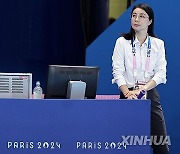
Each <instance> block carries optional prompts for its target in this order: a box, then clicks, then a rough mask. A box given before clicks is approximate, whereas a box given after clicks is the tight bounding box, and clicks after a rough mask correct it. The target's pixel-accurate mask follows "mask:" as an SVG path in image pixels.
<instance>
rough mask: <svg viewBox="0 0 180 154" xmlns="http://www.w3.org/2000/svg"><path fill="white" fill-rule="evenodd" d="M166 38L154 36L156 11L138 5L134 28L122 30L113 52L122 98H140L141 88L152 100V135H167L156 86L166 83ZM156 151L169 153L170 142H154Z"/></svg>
mask: <svg viewBox="0 0 180 154" xmlns="http://www.w3.org/2000/svg"><path fill="white" fill-rule="evenodd" d="M166 64H167V62H166V59H165V48H164V42H163V41H162V40H160V39H158V38H156V37H155V34H154V13H153V10H152V8H151V7H149V6H148V5H147V4H138V5H136V6H135V7H134V8H133V9H132V12H131V29H130V32H129V33H124V34H122V37H120V38H118V39H117V41H116V44H115V48H114V53H113V56H112V66H113V77H114V78H113V80H112V82H113V83H117V85H118V87H119V89H120V91H121V94H120V98H121V99H125V98H126V99H137V96H138V95H139V93H140V91H142V90H144V91H145V92H146V94H147V95H146V98H147V99H150V100H151V136H157V137H158V139H160V137H161V136H163V138H165V137H166V135H167V133H166V126H165V121H164V116H163V111H162V108H161V104H160V98H159V94H158V92H157V90H156V89H155V87H156V86H157V85H159V84H160V83H164V84H165V83H166ZM152 148H153V152H154V154H168V153H169V152H168V151H169V149H168V145H167V144H165V145H157V144H153V145H152Z"/></svg>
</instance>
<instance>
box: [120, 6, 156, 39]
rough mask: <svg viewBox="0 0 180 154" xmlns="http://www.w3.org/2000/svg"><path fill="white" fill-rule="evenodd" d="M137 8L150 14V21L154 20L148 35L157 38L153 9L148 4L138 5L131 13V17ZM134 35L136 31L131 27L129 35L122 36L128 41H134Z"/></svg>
mask: <svg viewBox="0 0 180 154" xmlns="http://www.w3.org/2000/svg"><path fill="white" fill-rule="evenodd" d="M136 8H140V9H142V10H144V11H145V12H146V13H147V14H148V16H149V20H152V23H151V24H150V25H149V27H148V34H149V35H150V36H153V37H156V35H155V34H154V12H153V9H152V8H151V7H150V6H148V5H147V4H144V3H143V4H138V5H136V6H134V7H133V9H132V11H131V15H132V13H133V11H134V10H135V9H136ZM134 35H135V31H134V29H133V28H132V27H131V29H130V31H129V33H123V34H122V36H123V37H124V38H125V39H126V40H131V39H133V37H134Z"/></svg>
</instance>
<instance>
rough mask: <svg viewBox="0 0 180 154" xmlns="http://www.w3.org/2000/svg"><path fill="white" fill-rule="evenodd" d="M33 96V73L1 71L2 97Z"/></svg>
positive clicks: (0, 91) (0, 88) (0, 95)
mask: <svg viewBox="0 0 180 154" xmlns="http://www.w3.org/2000/svg"><path fill="white" fill-rule="evenodd" d="M31 97H32V74H31V73H0V98H31Z"/></svg>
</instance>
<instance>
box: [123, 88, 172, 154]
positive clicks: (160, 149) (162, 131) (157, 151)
mask: <svg viewBox="0 0 180 154" xmlns="http://www.w3.org/2000/svg"><path fill="white" fill-rule="evenodd" d="M130 90H132V88H130ZM120 99H125V97H124V95H123V94H122V93H121V94H120ZM147 99H150V100H151V136H157V139H156V143H158V141H159V140H160V139H162V137H163V141H164V139H165V138H166V136H167V132H166V125H165V120H164V115H163V110H162V107H161V104H160V96H159V94H158V92H157V90H156V89H155V88H154V89H152V90H149V91H148V92H147ZM152 149H153V153H154V154H169V148H168V144H164V145H161V144H160V145H157V144H156V145H155V144H152Z"/></svg>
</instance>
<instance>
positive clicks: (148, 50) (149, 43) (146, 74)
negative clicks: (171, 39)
mask: <svg viewBox="0 0 180 154" xmlns="http://www.w3.org/2000/svg"><path fill="white" fill-rule="evenodd" d="M131 44H132V54H133V75H134V78H135V83H137V82H138V81H137V63H136V48H135V44H134V39H132V40H131ZM150 54H151V40H150V37H149V36H148V46H147V58H146V66H145V75H144V76H145V80H146V82H147V79H148V71H149V64H150V56H151V55H150Z"/></svg>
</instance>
